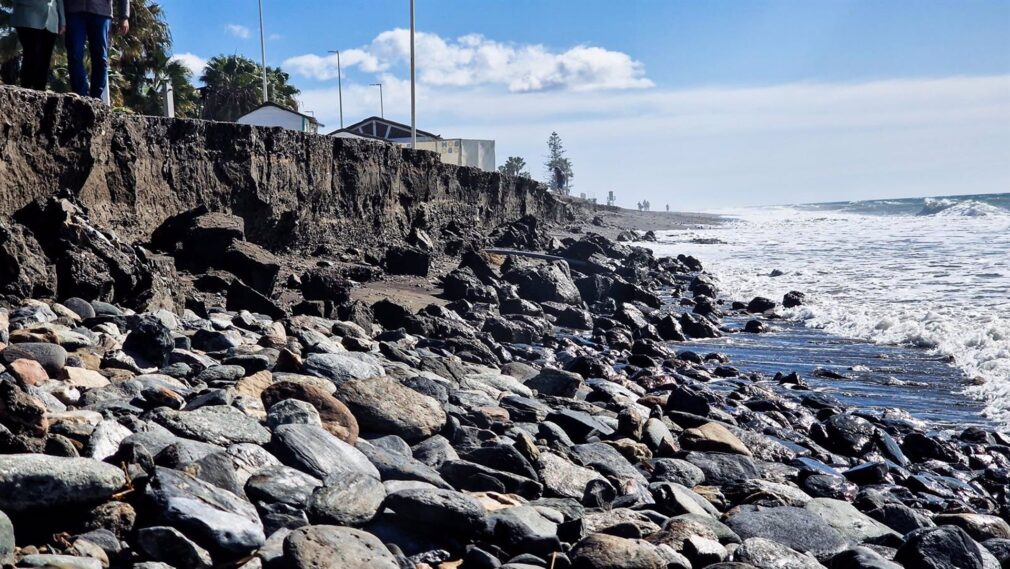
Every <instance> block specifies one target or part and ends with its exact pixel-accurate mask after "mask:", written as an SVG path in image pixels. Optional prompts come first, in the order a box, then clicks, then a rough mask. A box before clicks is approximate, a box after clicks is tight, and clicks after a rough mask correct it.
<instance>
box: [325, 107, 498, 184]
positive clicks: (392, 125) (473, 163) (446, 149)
mask: <svg viewBox="0 0 1010 569" xmlns="http://www.w3.org/2000/svg"><path fill="white" fill-rule="evenodd" d="M349 135H350V136H360V137H363V138H372V139H378V140H382V141H385V142H391V143H393V144H399V145H401V146H410V142H411V135H410V125H406V124H402V123H398V122H396V121H391V120H389V119H384V118H381V117H369V118H367V119H365V120H363V121H361V122H357V123H354V124H352V125H351V126H349V127H347V128H342V129H339V130H335V131H333V132H331V133H330V136H340V137H347V136H349ZM417 149H418V150H428V151H431V152H435V153H437V154H438V156H439V158H440V159H441V160H442V162H444V163H446V164H452V165H454V166H470V167H473V168H480V169H481V170H484V171H486V172H494V171H495V169H496V164H495V149H494V141H493V140H470V139H465V138H442V137H441V136H439V135H437V134H432V133H430V132H426V131H423V130H419V131H417Z"/></svg>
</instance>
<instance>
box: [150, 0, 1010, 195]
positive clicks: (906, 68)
mask: <svg viewBox="0 0 1010 569" xmlns="http://www.w3.org/2000/svg"><path fill="white" fill-rule="evenodd" d="M416 4H417V6H416V14H417V31H418V35H417V42H416V46H417V47H416V50H417V64H418V65H417V80H418V83H417V96H418V100H417V107H418V119H417V120H418V128H420V129H422V130H426V131H429V132H434V133H437V134H440V135H442V136H444V137H447V138H478V139H493V140H495V141H496V154H497V160H498V163H499V164H501V163H504V161H505V159H506V158H507V157H508V156H521V157H523V158H524V159H525V160H526V162H527V163H528V166H529V169H530V171H531V173H532V175H533V177H535V178H538V179H544V178H546V172H545V168H544V162H545V161H546V153H547V145H546V141H547V138H548V137H549V136H550V134H551V132H552V131H557V132H558V133H559V135H560V136H561V138H562V140H563V142H564V145H565V149H566V151H567V156H568V157H569V158H570V159H571V161H572V164H573V170H574V174H575V175H574V179H573V180H572V182H573V192H574V193H576V194H580V193H585V194H586V195H587V196H589V197H596V198H598V199H600V200H601V201H602V200H603V199H605V197H606V195H607V192H608V191H614V192H615V194H616V195H617V198H618V204H619V205H625V206H632V207H633V206H634V204H636V203H637V202H638V201H640V200H649V201H650V203H651V205H652V208H653V209H662V208H663V207H665V205H666V204H669V205H670V207H671V209H673V210H716V209H721V208H726V207H739V206H745V205H764V204H788V203H810V202H822V201H840V200H860V199H875V198H897V197H918V196H935V195H956V194H976V193H1002V192H1010V0H1000V1H996V0H959V1H955V0H942V1H937V0H703V1H702V0H623V1H621V2H615V1H613V0H417V3H416ZM162 5H163V8H164V10H165V13H166V15H167V17H168V21H169V24H170V26H171V29H172V35H173V39H174V47H173V49H174V53H175V56H176V57H177V58H178V59H180V60H181V61H183V62H185V63H186V64H187V65H188V66H190V67H191V68H192V69H193V70H194V72H197V75H199V70H200V69H201V68H202V66H203V64H204V63H205V62H206V60H207V59H209V58H211V57H213V56H215V55H220V54H233V53H238V54H242V55H246V56H249V57H252V58H254V59H256V60H257V61H258V60H259V57H260V43H259V20H258V12H257V3H256V2H255V1H254V0H215V1H214V2H207V1H204V0H163V2H162ZM263 5H264V12H265V22H266V26H265V36H266V52H267V55H266V58H267V64H268V65H270V66H275V67H280V68H282V69H283V70H285V71H286V72H288V73H289V74H290V75H291V82H292V83H293V84H294V85H295V86H297V87H298V88H299V89H301V95H300V96H299V101H300V104H301V109H302V110H303V111H305V112H310V113H312V114H314V115H315V116H316V117H317V118H318V119H319V120H320V121H321V122H323V123H324V124H325V125H326V127H325V128H324V129H323V130H324V131H325V132H330V131H331V130H334V129H336V128H339V126H340V116H339V104H338V101H339V98H338V89H337V69H336V58H335V56H333V55H332V54H330V53H329V51H331V50H340V51H341V63H342V71H343V76H342V77H343V107H344V123H345V125H350V124H352V123H354V122H356V121H358V120H361V119H363V118H366V117H368V116H371V115H378V114H379V112H380V110H379V108H380V103H379V93H378V88H377V87H374V86H371V84H373V83H380V82H381V83H382V84H383V94H384V103H385V114H386V117H387V118H390V119H393V120H397V121H401V122H405V123H409V122H410V84H409V67H408V61H409V59H408V58H409V37H408V33H407V28H408V25H409V9H408V6H409V3H408V1H407V0H263Z"/></svg>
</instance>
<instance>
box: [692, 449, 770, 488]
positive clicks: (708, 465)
mask: <svg viewBox="0 0 1010 569" xmlns="http://www.w3.org/2000/svg"><path fill="white" fill-rule="evenodd" d="M685 460H687V461H688V462H690V463H691V464H693V465H695V466H697V467H698V468H699V469H701V471H702V472H703V473H704V474H705V483H706V484H709V485H712V486H725V485H727V484H734V483H739V482H743V481H746V480H750V479H752V478H760V477H761V475H760V473H759V472H758V469H757V465H755V464H754V461H753V460H752V459H751V458H750V457H746V456H743V455H739V454H723V453H718V452H691V453H688V454H687V456H686V457H685Z"/></svg>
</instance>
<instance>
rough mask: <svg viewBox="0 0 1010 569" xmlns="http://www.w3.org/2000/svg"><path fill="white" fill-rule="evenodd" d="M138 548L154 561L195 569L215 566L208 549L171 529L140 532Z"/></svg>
mask: <svg viewBox="0 0 1010 569" xmlns="http://www.w3.org/2000/svg"><path fill="white" fill-rule="evenodd" d="M137 547H138V549H140V551H141V552H143V554H144V555H145V556H146V557H147V558H148V559H150V560H152V561H161V562H164V563H174V564H176V565H178V566H180V567H192V568H194V569H209V568H210V567H213V565H214V562H213V560H212V559H211V557H210V553H209V552H208V551H207V550H206V549H204V548H202V547H200V546H199V545H197V544H195V543H193V542H192V541H190V540H189V539H188V538H187V537H186V536H184V535H183V534H182V532H180V531H179V530H177V529H175V528H171V527H165V526H156V527H149V528H143V529H141V530H139V531H138V532H137Z"/></svg>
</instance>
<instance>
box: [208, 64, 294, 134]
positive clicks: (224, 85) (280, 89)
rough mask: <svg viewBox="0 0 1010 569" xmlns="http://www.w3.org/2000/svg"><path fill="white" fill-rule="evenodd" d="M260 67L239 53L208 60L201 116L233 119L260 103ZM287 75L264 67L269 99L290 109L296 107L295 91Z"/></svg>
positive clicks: (261, 85) (261, 88)
mask: <svg viewBox="0 0 1010 569" xmlns="http://www.w3.org/2000/svg"><path fill="white" fill-rule="evenodd" d="M262 70H263V68H262V67H261V66H260V65H259V64H258V63H256V62H255V61H253V60H251V59H249V58H246V57H242V56H241V55H219V56H217V57H215V58H213V59H211V60H210V61H209V62H207V67H206V69H204V73H203V76H202V77H200V81H202V82H203V84H204V88H203V118H205V119H208V120H216V121H227V122H233V121H235V120H236V119H238V118H239V117H241V116H242V115H244V114H246V113H248V112H250V111H252V110H253V109H255V108H256V107H258V106H260V104H261V103H262V102H263V83H262V81H263V79H262V77H263V75H262ZM288 80H289V76H288V74H287V73H284V72H283V71H281V70H280V69H276V68H272V67H267V86H268V91H269V93H270V100H271V101H272V102H274V103H277V104H279V105H283V106H285V107H289V108H292V109H297V108H298V101H297V100H296V99H295V96H296V95H298V93H299V91H298V89H296V88H295V87H294V86H292V85H290V84H289V83H288Z"/></svg>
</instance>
